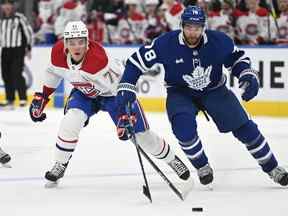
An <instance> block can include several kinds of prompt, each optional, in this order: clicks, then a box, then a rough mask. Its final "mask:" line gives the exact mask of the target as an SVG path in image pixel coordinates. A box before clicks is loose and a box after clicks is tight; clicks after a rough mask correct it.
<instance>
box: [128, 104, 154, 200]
mask: <svg viewBox="0 0 288 216" xmlns="http://www.w3.org/2000/svg"><path fill="white" fill-rule="evenodd" d="M126 108H127V112H128V116H129V131H130V133H131V140H132V142H133V143H134V145H135V147H136V151H137V156H138V160H139V163H140V166H141V170H142V174H143V178H144V182H145V185H143V194H144V195H145V196H146V197H147V198H148V199H149V200H150V202H151V203H152V196H151V193H150V189H149V185H148V181H147V177H146V173H145V170H144V165H143V161H142V157H141V154H140V151H141V150H142V149H141V150H140V146H139V145H138V143H137V140H136V136H135V131H134V127H133V123H132V120H131V118H130V116H131V115H132V113H131V105H130V103H128V106H127V107H126Z"/></svg>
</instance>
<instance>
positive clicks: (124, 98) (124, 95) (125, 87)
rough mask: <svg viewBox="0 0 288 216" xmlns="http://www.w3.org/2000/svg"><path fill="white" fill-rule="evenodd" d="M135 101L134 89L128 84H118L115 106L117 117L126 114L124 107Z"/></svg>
mask: <svg viewBox="0 0 288 216" xmlns="http://www.w3.org/2000/svg"><path fill="white" fill-rule="evenodd" d="M135 100H136V87H135V86H134V85H132V84H130V83H120V84H119V86H118V93H117V96H116V104H117V107H118V116H122V115H125V114H127V112H126V106H127V105H128V103H130V104H132V103H133V102H134V101H135Z"/></svg>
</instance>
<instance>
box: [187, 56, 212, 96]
mask: <svg viewBox="0 0 288 216" xmlns="http://www.w3.org/2000/svg"><path fill="white" fill-rule="evenodd" d="M193 66H194V70H193V71H192V73H191V74H185V75H183V76H182V77H183V79H184V80H185V82H186V83H187V84H188V87H189V88H192V89H195V90H200V91H203V89H204V88H206V87H207V86H208V85H209V84H210V82H211V80H210V74H211V71H212V65H210V66H208V67H207V68H204V67H202V66H201V63H200V60H199V59H193Z"/></svg>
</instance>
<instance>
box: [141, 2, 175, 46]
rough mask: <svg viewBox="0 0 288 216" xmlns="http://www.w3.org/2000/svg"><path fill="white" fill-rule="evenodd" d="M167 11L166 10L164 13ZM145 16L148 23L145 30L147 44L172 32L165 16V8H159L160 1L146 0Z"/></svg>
mask: <svg viewBox="0 0 288 216" xmlns="http://www.w3.org/2000/svg"><path fill="white" fill-rule="evenodd" d="M166 9H167V8H164V11H166ZM161 10H162V11H161ZM145 14H146V19H147V22H148V26H147V28H146V29H145V38H146V42H147V43H150V42H151V41H152V40H153V39H154V38H156V37H158V36H159V35H161V34H162V33H164V32H167V31H170V28H169V26H168V23H167V22H166V19H165V16H163V15H164V13H163V7H162V8H161V7H159V0H145Z"/></svg>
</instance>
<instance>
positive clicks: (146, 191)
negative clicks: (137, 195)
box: [143, 185, 152, 203]
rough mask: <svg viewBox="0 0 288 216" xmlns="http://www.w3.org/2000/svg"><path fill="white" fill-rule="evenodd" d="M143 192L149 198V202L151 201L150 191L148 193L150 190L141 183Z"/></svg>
mask: <svg viewBox="0 0 288 216" xmlns="http://www.w3.org/2000/svg"><path fill="white" fill-rule="evenodd" d="M143 194H144V195H145V196H146V197H147V198H148V199H149V200H150V202H151V203H152V196H151V193H150V190H149V189H148V188H147V187H146V186H145V185H143Z"/></svg>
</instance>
